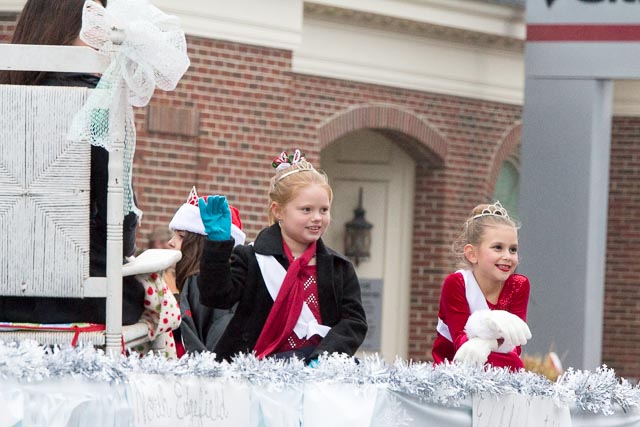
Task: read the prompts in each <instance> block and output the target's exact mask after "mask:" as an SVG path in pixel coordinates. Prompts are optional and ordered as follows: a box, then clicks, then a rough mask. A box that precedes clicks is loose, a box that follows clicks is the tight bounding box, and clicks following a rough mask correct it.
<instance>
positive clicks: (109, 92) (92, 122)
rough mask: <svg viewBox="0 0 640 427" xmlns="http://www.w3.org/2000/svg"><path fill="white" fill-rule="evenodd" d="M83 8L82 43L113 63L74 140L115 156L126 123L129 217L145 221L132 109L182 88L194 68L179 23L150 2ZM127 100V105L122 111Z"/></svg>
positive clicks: (120, 0)
mask: <svg viewBox="0 0 640 427" xmlns="http://www.w3.org/2000/svg"><path fill="white" fill-rule="evenodd" d="M83 7H84V9H83V13H82V28H81V30H80V38H81V39H82V40H83V41H84V42H85V43H87V44H88V45H89V46H91V47H93V48H95V49H98V51H99V52H101V53H103V54H105V55H110V56H112V60H111V63H110V65H109V67H108V68H107V70H106V71H105V72H104V73H103V75H102V78H101V79H100V82H99V83H98V86H97V87H96V90H94V91H93V92H92V93H91V95H90V97H89V99H88V100H87V102H86V104H85V105H84V107H83V108H82V109H81V110H80V111H79V112H78V114H76V116H75V117H74V120H73V124H72V127H71V131H70V136H71V138H72V139H74V140H88V141H90V142H91V144H93V145H96V146H100V147H104V148H105V149H107V150H109V149H110V148H111V145H112V143H113V141H114V139H115V138H118V134H117V133H116V132H117V130H116V129H117V128H118V126H117V124H119V123H124V130H122V128H120V130H121V133H124V135H123V136H120V137H121V138H123V139H124V147H125V149H124V198H125V203H124V213H125V214H127V213H128V212H129V211H134V212H136V213H137V214H138V215H141V214H142V212H140V211H139V210H138V209H137V207H136V206H135V204H134V201H133V190H132V188H131V169H132V165H133V155H134V152H135V123H134V114H133V108H132V106H136V107H142V106H145V105H147V104H148V103H149V101H150V100H151V97H152V96H153V92H154V90H155V88H156V86H157V87H158V88H160V89H162V90H165V91H169V90H173V89H175V88H176V86H177V84H178V82H179V81H180V79H181V78H182V76H183V75H184V73H185V72H186V71H187V69H188V68H189V65H190V61H189V57H188V56H187V42H186V39H185V35H184V32H183V31H182V30H181V29H180V25H179V24H180V23H179V20H178V18H177V17H175V16H170V15H166V14H165V13H163V12H162V11H161V10H160V9H158V8H156V7H155V6H153V5H152V4H150V2H149V0H109V3H108V6H107V7H106V8H105V7H103V6H102V5H101V4H100V3H98V2H95V1H93V0H86V1H85V4H84V6H83ZM114 45H117V47H116V46H114ZM123 90H126V94H123V92H122V91H123ZM125 95H126V100H127V102H126V105H122V104H123V103H122V102H121V100H122V98H123V96H125Z"/></svg>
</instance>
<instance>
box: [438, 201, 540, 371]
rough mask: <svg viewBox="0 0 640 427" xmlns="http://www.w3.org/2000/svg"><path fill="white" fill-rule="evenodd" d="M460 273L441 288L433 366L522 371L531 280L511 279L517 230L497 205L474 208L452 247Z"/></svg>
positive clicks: (452, 275) (515, 262)
mask: <svg viewBox="0 0 640 427" xmlns="http://www.w3.org/2000/svg"><path fill="white" fill-rule="evenodd" d="M454 251H455V252H456V254H457V255H458V257H459V260H460V261H461V265H462V266H463V268H462V269H460V270H458V271H456V272H455V273H452V274H450V275H448V276H447V277H446V278H445V280H444V283H443V285H442V293H441V296H440V311H439V313H438V326H437V332H438V336H437V338H436V340H435V342H434V343H433V349H432V355H433V360H434V363H443V362H445V361H455V362H467V363H478V364H488V365H491V366H494V367H507V368H509V369H511V370H512V371H516V370H519V369H521V368H524V365H523V363H522V359H520V353H521V347H520V346H522V345H524V344H526V342H527V340H528V339H530V338H531V332H530V331H529V327H528V326H527V324H526V323H525V322H526V318H527V304H528V302H529V279H527V278H526V277H525V276H523V275H520V274H515V270H516V267H517V266H518V231H517V226H516V224H515V222H514V221H513V220H512V219H511V218H510V217H509V214H508V213H507V211H506V209H504V208H503V207H502V205H501V204H500V202H496V203H495V204H493V205H486V204H483V205H478V206H476V207H475V208H474V209H473V210H472V212H471V215H470V216H469V218H468V219H467V220H466V221H465V224H464V226H463V230H462V232H461V233H460V235H459V236H458V238H457V239H456V241H455V243H454Z"/></svg>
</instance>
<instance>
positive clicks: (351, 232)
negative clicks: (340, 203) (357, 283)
mask: <svg viewBox="0 0 640 427" xmlns="http://www.w3.org/2000/svg"><path fill="white" fill-rule="evenodd" d="M353 213H354V218H353V219H352V220H351V221H349V222H347V223H346V224H345V228H346V230H345V233H344V253H345V255H346V256H348V257H349V258H351V259H352V260H353V262H354V263H355V264H356V266H357V265H358V264H359V263H360V261H366V260H368V259H369V257H370V256H371V253H370V250H371V228H373V224H371V223H369V222H367V220H366V219H364V214H365V211H364V209H363V208H362V187H360V190H359V191H358V207H357V208H356V209H355V210H354V211H353Z"/></svg>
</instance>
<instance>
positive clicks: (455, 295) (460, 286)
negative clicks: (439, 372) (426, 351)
mask: <svg viewBox="0 0 640 427" xmlns="http://www.w3.org/2000/svg"><path fill="white" fill-rule="evenodd" d="M469 316H470V312H469V303H468V302H467V296H466V292H465V286H464V278H463V277H462V274H460V273H452V274H450V275H448V276H447V277H446V278H445V279H444V282H443V284H442V291H441V293H440V310H439V313H438V317H439V318H440V319H441V320H442V321H443V322H444V323H445V324H446V325H447V326H448V327H449V333H450V334H451V338H452V339H453V343H452V342H451V341H449V340H448V339H447V338H445V337H443V336H442V335H440V334H438V336H437V337H436V340H435V341H434V343H433V348H432V352H431V354H432V356H433V360H434V362H436V363H442V362H444V361H445V360H448V361H453V356H454V355H455V353H456V351H457V350H458V348H460V346H461V345H462V344H464V343H465V342H467V341H468V338H467V334H466V333H465V332H464V326H465V325H466V324H467V319H469Z"/></svg>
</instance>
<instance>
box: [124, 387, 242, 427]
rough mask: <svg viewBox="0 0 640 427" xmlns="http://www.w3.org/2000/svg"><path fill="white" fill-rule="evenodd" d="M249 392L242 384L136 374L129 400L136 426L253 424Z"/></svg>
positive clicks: (171, 426)
mask: <svg viewBox="0 0 640 427" xmlns="http://www.w3.org/2000/svg"><path fill="white" fill-rule="evenodd" d="M250 394H251V393H250V389H249V387H248V386H247V384H246V383H244V382H242V381H228V380H225V379H219V378H216V379H211V378H197V377H189V376H184V377H170V376H160V375H149V374H134V375H132V376H131V381H130V383H129V390H128V398H129V401H130V405H131V408H132V410H133V420H134V424H133V425H134V426H135V427H165V426H166V427H176V426H187V427H204V426H207V427H237V426H248V425H250V418H251V399H250Z"/></svg>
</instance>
